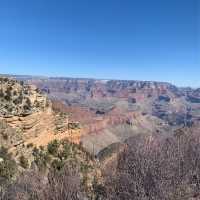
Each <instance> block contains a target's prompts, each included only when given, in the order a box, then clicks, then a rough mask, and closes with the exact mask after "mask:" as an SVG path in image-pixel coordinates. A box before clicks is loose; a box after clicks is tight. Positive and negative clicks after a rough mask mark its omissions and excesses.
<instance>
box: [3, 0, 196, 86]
mask: <svg viewBox="0 0 200 200" xmlns="http://www.w3.org/2000/svg"><path fill="white" fill-rule="evenodd" d="M199 26H200V0H1V1H0V73H12V74H31V75H47V76H68V77H70V76H71V77H94V78H105V79H107V78H113V79H137V80H157V81H168V82H172V83H174V84H177V85H180V86H186V85H188V86H194V87H197V86H199V87H200V62H199V59H200V38H199V37H200V36H199V35H200V27H199Z"/></svg>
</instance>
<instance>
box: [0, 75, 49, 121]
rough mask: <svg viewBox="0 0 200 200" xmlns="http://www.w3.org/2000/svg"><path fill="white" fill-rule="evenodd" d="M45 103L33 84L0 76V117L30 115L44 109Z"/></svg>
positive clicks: (45, 99) (45, 98) (43, 96)
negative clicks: (25, 83)
mask: <svg viewBox="0 0 200 200" xmlns="http://www.w3.org/2000/svg"><path fill="white" fill-rule="evenodd" d="M47 103H48V101H47V97H46V96H45V95H42V94H41V93H40V92H39V90H38V89H37V88H36V87H35V86H33V85H24V83H23V82H22V81H21V82H17V81H16V80H12V79H8V78H4V77H0V117H12V116H26V115H30V114H32V113H35V112H39V111H41V110H44V109H45V108H46V107H47Z"/></svg>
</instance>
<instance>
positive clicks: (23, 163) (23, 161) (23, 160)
mask: <svg viewBox="0 0 200 200" xmlns="http://www.w3.org/2000/svg"><path fill="white" fill-rule="evenodd" d="M19 161H20V165H21V166H22V167H23V168H24V169H27V168H28V167H29V163H28V159H27V158H25V157H24V155H21V156H20V158H19Z"/></svg>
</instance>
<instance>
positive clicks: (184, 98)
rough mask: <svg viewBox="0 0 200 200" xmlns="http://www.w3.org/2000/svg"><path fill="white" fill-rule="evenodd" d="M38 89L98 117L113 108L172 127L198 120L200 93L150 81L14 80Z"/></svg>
mask: <svg viewBox="0 0 200 200" xmlns="http://www.w3.org/2000/svg"><path fill="white" fill-rule="evenodd" d="M15 78H18V79H20V80H25V81H26V82H27V83H30V84H35V85H37V86H38V87H39V88H40V89H41V90H42V91H44V92H45V93H46V94H47V95H48V96H49V97H50V98H51V99H57V100H60V101H62V102H63V103H65V105H67V106H70V107H71V106H79V107H86V108H89V110H91V111H93V112H95V113H96V114H98V115H103V114H107V113H109V112H110V111H112V109H114V108H116V107H117V108H119V109H121V110H124V111H123V112H127V111H128V112H129V111H136V110H137V111H140V112H144V113H147V114H150V115H153V116H156V117H158V118H160V119H162V120H164V121H165V122H167V123H169V124H170V125H171V126H180V125H188V126H190V125H191V124H192V123H193V121H195V120H199V119H200V112H199V111H200V106H199V105H200V92H199V89H197V90H193V89H191V88H178V87H176V86H174V85H172V84H169V83H162V82H152V81H122V80H95V79H73V78H41V77H32V78H30V77H15Z"/></svg>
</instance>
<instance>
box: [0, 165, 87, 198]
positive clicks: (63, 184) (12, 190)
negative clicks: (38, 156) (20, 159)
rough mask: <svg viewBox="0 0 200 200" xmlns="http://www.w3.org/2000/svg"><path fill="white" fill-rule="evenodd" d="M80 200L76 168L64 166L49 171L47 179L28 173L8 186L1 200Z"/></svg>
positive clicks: (40, 175) (34, 173) (80, 194)
mask: <svg viewBox="0 0 200 200" xmlns="http://www.w3.org/2000/svg"><path fill="white" fill-rule="evenodd" d="M47 199H48V200H82V199H83V197H82V193H81V189H80V178H79V174H78V169H77V168H76V167H73V168H72V167H69V166H65V167H64V168H63V170H62V171H59V172H58V171H51V172H49V174H48V178H47V177H46V176H44V175H42V174H39V173H38V172H28V173H26V174H24V175H23V176H22V177H21V178H19V179H18V180H17V181H16V183H14V184H12V185H10V186H9V187H8V189H7V191H6V193H5V194H4V196H3V197H2V200H47Z"/></svg>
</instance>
